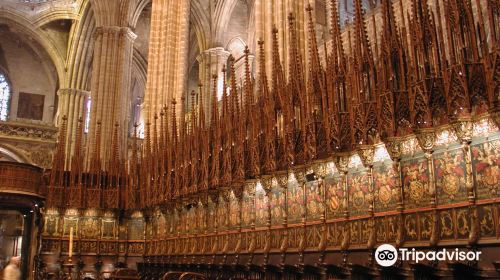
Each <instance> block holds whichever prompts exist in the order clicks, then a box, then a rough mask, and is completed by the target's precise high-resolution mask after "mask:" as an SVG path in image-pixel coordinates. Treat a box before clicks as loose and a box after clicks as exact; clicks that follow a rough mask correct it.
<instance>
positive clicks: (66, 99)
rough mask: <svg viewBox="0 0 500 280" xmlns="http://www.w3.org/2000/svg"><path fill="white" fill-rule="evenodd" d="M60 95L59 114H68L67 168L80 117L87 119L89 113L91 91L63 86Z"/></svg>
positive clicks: (58, 92) (59, 91)
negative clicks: (88, 103) (88, 104)
mask: <svg viewBox="0 0 500 280" xmlns="http://www.w3.org/2000/svg"><path fill="white" fill-rule="evenodd" d="M57 95H58V97H59V108H58V112H59V113H58V114H59V116H61V117H62V116H66V117H67V119H68V121H67V128H66V131H67V133H66V152H65V154H66V168H70V166H69V162H70V160H71V156H72V155H73V152H74V145H75V137H76V131H77V128H78V119H79V118H82V119H83V120H84V121H85V116H86V113H87V106H86V105H87V101H88V98H89V96H90V92H88V91H85V90H79V89H73V88H63V89H59V90H58V91H57Z"/></svg>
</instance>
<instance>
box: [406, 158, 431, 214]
mask: <svg viewBox="0 0 500 280" xmlns="http://www.w3.org/2000/svg"><path fill="white" fill-rule="evenodd" d="M401 170H402V173H403V189H404V195H405V198H406V201H405V205H406V207H407V208H416V207H421V206H427V205H429V203H430V197H429V194H430V190H429V170H428V168H427V159H426V158H425V157H418V158H413V159H411V160H404V161H402V162H401Z"/></svg>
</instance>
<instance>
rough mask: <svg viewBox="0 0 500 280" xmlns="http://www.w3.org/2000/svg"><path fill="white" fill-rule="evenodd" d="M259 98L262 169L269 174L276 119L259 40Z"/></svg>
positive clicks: (273, 158) (272, 165)
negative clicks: (260, 101)
mask: <svg viewBox="0 0 500 280" xmlns="http://www.w3.org/2000/svg"><path fill="white" fill-rule="evenodd" d="M258 44H259V64H260V67H259V69H260V73H259V78H258V82H259V88H258V89H259V91H258V94H259V98H260V100H262V104H261V105H262V106H261V108H260V110H262V116H265V117H263V118H261V119H262V139H263V141H262V142H263V143H262V144H263V149H262V150H261V155H262V156H261V159H262V169H263V171H264V172H265V173H266V174H271V173H272V172H273V171H275V170H276V149H275V142H276V131H275V127H276V119H275V116H276V114H275V106H274V101H275V100H274V98H273V96H272V95H271V92H270V91H269V87H268V85H267V74H266V64H265V59H266V58H265V53H264V41H262V40H259V42H258Z"/></svg>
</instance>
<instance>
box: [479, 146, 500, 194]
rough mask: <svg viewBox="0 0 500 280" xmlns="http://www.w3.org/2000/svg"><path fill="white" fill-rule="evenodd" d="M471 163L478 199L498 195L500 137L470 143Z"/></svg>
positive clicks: (499, 183)
mask: <svg viewBox="0 0 500 280" xmlns="http://www.w3.org/2000/svg"><path fill="white" fill-rule="evenodd" d="M472 164H473V167H474V168H473V172H474V177H475V180H476V192H477V196H478V198H479V199H484V198H492V197H498V195H499V192H498V186H500V139H498V138H495V139H492V140H491V141H487V142H479V143H477V144H473V145H472Z"/></svg>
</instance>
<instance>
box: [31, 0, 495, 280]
mask: <svg viewBox="0 0 500 280" xmlns="http://www.w3.org/2000/svg"><path fill="white" fill-rule="evenodd" d="M329 2H330V3H329V4H330V6H331V13H330V14H331V18H330V19H329V21H330V28H331V34H330V37H331V40H329V41H328V43H325V44H324V45H323V46H320V45H318V43H317V38H316V30H315V22H314V21H313V15H312V8H311V7H307V10H306V12H307V13H306V15H307V18H306V23H305V24H306V27H305V28H306V29H307V33H308V38H306V39H307V44H306V46H307V48H308V49H307V50H308V56H307V57H302V54H301V52H300V50H299V46H300V45H301V44H302V43H304V42H301V41H300V36H298V34H297V33H298V29H299V28H301V27H300V26H298V22H299V21H297V20H296V19H295V17H294V15H293V14H290V15H289V17H288V19H287V20H288V30H286V32H287V36H288V38H289V46H288V48H287V49H288V54H287V55H288V59H287V61H288V63H289V65H287V67H284V65H283V63H282V61H283V57H280V45H279V43H278V42H279V41H278V32H279V31H278V30H277V29H274V30H273V33H272V41H270V42H264V41H262V40H260V41H259V42H258V45H257V50H256V53H257V58H258V61H257V63H258V64H259V65H260V66H259V67H258V69H259V70H258V73H257V74H256V77H253V76H252V73H251V71H250V62H249V55H250V50H249V49H248V47H247V48H246V49H245V61H244V63H245V64H244V67H245V75H244V81H243V85H242V86H241V87H239V86H238V84H237V81H236V78H235V76H236V75H235V67H234V59H230V63H229V66H228V67H227V69H226V67H225V68H224V69H223V70H222V72H221V73H217V75H214V76H213V79H214V81H216V80H217V79H218V76H219V75H222V76H223V81H224V84H223V89H222V98H221V101H220V102H219V100H218V97H217V88H216V86H214V87H213V89H211V94H212V96H211V100H212V101H211V106H212V107H211V110H210V115H208V114H207V113H206V112H205V108H204V106H203V104H202V100H205V98H203V96H202V94H203V90H202V85H200V90H199V92H192V93H191V94H190V96H189V97H187V98H182V99H180V100H172V102H171V103H170V104H165V106H164V108H163V109H162V110H161V111H160V112H157V113H156V114H155V115H154V116H152V117H151V119H148V120H147V122H146V124H145V137H144V139H143V140H141V139H138V132H137V125H136V127H135V133H134V135H133V138H132V140H131V141H132V144H131V148H130V156H129V157H128V158H121V157H120V153H119V149H121V147H120V146H119V145H120V143H121V142H122V141H121V140H120V139H119V137H120V135H119V133H118V132H117V131H118V125H116V127H115V132H114V134H113V140H112V141H111V143H101V141H100V135H101V128H100V125H99V122H97V126H98V127H97V129H96V133H95V135H88V136H87V137H88V138H92V139H93V140H92V141H93V142H94V143H95V145H94V146H93V150H88V149H86V148H85V144H84V142H85V141H84V139H83V138H84V134H83V122H82V121H81V120H80V122H79V125H78V128H77V129H78V132H77V135H76V140H75V144H74V145H75V147H76V149H75V152H74V155H72V157H71V160H70V162H66V163H65V160H64V159H65V158H66V155H65V150H66V149H65V145H66V144H67V143H65V139H66V137H65V135H66V133H67V131H66V124H65V122H64V121H63V123H62V125H61V129H60V135H59V142H58V148H57V151H56V154H55V156H54V162H53V166H52V170H51V174H50V180H49V181H50V182H49V187H48V200H47V206H48V208H47V210H46V211H45V216H44V217H45V227H44V231H43V242H42V250H41V253H40V254H41V256H42V257H43V258H44V260H45V261H46V262H50V260H51V258H52V259H56V260H57V259H60V260H61V261H62V262H65V261H66V260H67V251H68V232H69V230H68V229H69V228H70V227H74V228H75V230H76V236H75V239H74V245H73V246H74V248H75V249H74V251H75V253H74V254H73V262H74V263H79V271H80V272H79V273H83V272H84V271H87V270H90V271H92V270H95V271H100V272H101V273H104V272H106V271H112V267H113V265H114V266H116V264H118V263H122V264H125V265H128V266H129V267H132V268H137V270H138V271H139V273H140V274H141V276H142V277H143V278H142V279H162V277H163V276H164V275H165V274H166V273H167V272H169V271H170V272H172V273H173V272H192V273H195V274H196V273H198V274H201V275H202V276H203V277H204V278H206V279H299V278H300V277H302V278H300V279H333V278H335V279H336V278H348V277H352V278H356V277H358V278H360V279H364V278H374V277H382V278H387V279H396V278H397V279H401V278H405V277H415V278H419V277H420V278H422V279H427V278H426V277H437V276H443V277H453V276H457V277H458V276H463V277H466V278H467V277H479V276H484V277H487V276H488V277H498V276H499V274H498V272H497V270H498V269H499V266H500V265H499V263H498V261H500V259H499V258H498V256H499V252H500V251H499V249H498V245H499V244H500V225H499V221H500V219H499V215H500V204H499V203H498V201H499V200H498V199H499V195H500V192H499V189H498V187H499V185H500V167H499V164H500V133H499V131H498V126H499V124H500V118H499V117H500V99H499V97H500V95H499V79H500V52H499V51H500V49H499V44H498V40H499V39H500V37H499V31H500V30H499V25H498V23H499V20H500V6H499V4H498V2H497V1H490V0H488V1H479V0H475V1H473V0H447V1H440V0H429V1H416V0H413V1H408V2H411V3H410V4H409V7H408V8H407V9H404V8H403V1H401V0H396V1H390V0H381V1H380V2H381V3H380V6H379V9H378V10H377V13H378V17H380V19H381V21H379V22H377V24H375V15H374V13H373V15H372V16H371V17H372V18H370V17H369V16H367V15H365V12H364V11H363V9H362V5H361V0H353V6H354V15H353V17H354V19H353V22H352V24H350V25H346V26H345V28H343V29H342V30H341V23H340V19H339V12H338V10H337V3H336V2H337V1H336V0H331V1H329ZM367 24H373V26H372V29H371V30H372V31H373V35H372V36H371V35H369V34H368V29H367ZM265 44H271V45H272V56H271V57H265V54H266V53H265V51H264V45H265ZM266 60H272V72H271V73H266V66H265V63H266ZM306 61H307V63H306ZM285 68H286V69H287V71H285V70H284V69H285ZM227 80H228V81H227ZM216 84H217V82H214V85H216ZM178 106H181V109H180V110H179V108H178ZM187 108H189V109H187ZM87 140H88V139H87ZM102 145H111V146H112V148H111V156H110V157H108V158H109V160H107V161H105V162H103V161H102V160H101V154H100V153H101V146H102ZM383 243H390V244H393V245H394V246H395V247H396V248H401V247H409V248H412V247H417V248H423V249H424V250H433V249H437V248H442V247H453V248H454V247H458V248H462V249H468V250H480V251H481V252H482V258H481V260H480V261H479V262H475V263H452V262H439V263H433V262H423V263H410V262H403V263H401V262H398V263H397V264H396V265H395V266H393V267H391V268H382V267H381V266H378V265H377V264H376V262H375V260H374V256H373V252H374V250H375V249H376V248H377V246H378V245H380V244H383ZM172 273H171V274H170V275H172ZM165 277H167V278H163V279H171V278H168V277H170V276H167V275H165ZM178 277H180V276H178ZM193 277H194V276H193ZM200 277H201V276H200ZM116 279H118V278H116ZM172 279H173V278H172ZM175 279H179V278H175ZM181 279H184V278H182V277H181ZM186 279H188V278H186ZM190 279H194V278H190ZM200 279H201V278H200ZM468 279H472V278H468Z"/></svg>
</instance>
